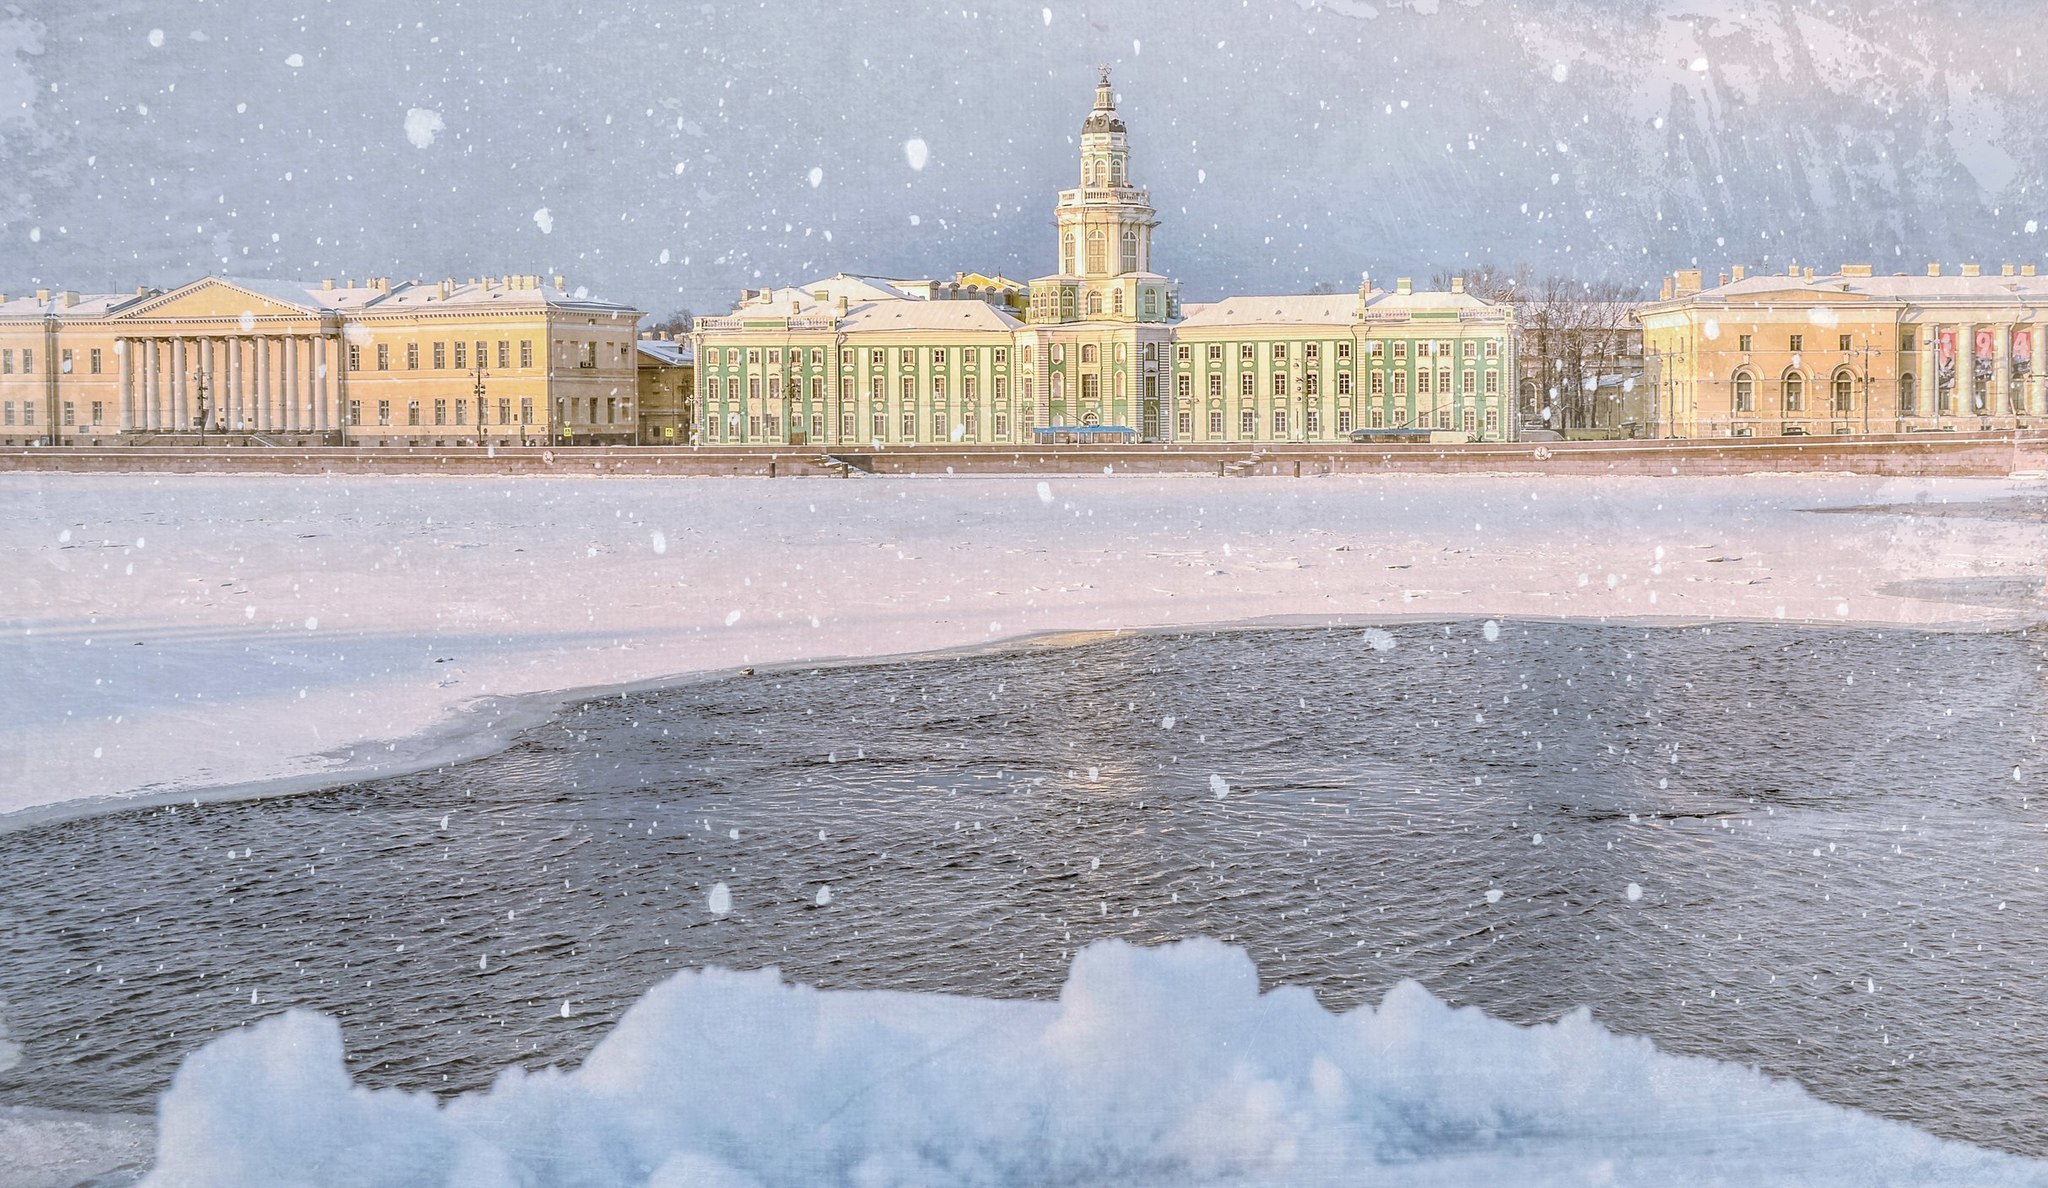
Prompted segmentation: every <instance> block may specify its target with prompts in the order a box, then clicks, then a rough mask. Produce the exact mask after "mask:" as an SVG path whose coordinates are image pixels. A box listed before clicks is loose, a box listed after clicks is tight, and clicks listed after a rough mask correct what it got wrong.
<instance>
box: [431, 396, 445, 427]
mask: <svg viewBox="0 0 2048 1188" xmlns="http://www.w3.org/2000/svg"><path fill="white" fill-rule="evenodd" d="M447 423H448V402H447V401H446V400H436V401H434V424H436V425H446V424H447Z"/></svg>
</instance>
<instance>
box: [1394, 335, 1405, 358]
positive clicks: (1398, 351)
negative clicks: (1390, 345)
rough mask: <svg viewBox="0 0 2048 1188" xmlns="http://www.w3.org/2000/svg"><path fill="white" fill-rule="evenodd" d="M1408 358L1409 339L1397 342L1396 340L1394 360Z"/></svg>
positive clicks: (1401, 339)
mask: <svg viewBox="0 0 2048 1188" xmlns="http://www.w3.org/2000/svg"><path fill="white" fill-rule="evenodd" d="M1407 357H1408V340H1407V339H1405V338H1397V339H1395V340H1394V358H1396V359H1406V358H1407Z"/></svg>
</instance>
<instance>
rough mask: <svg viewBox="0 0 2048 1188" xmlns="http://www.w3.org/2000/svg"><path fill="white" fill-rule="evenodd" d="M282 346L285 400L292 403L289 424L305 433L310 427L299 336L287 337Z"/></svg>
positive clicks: (288, 335)
mask: <svg viewBox="0 0 2048 1188" xmlns="http://www.w3.org/2000/svg"><path fill="white" fill-rule="evenodd" d="M281 345H282V346H283V347H284V391H285V399H287V400H289V401H291V412H290V414H289V419H288V421H287V424H288V425H289V426H290V427H291V429H292V430H293V431H294V432H299V433H303V432H305V431H306V429H308V428H309V427H310V425H309V424H308V422H309V418H308V417H307V416H306V371H305V365H304V361H303V360H301V359H300V357H299V337H298V335H296V334H287V335H285V336H284V338H283V339H282V340H281Z"/></svg>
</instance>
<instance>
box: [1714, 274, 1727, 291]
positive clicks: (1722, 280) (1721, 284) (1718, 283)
mask: <svg viewBox="0 0 2048 1188" xmlns="http://www.w3.org/2000/svg"><path fill="white" fill-rule="evenodd" d="M1727 285H1728V274H1727V272H1725V271H1724V272H1721V273H1718V274H1717V279H1716V280H1715V281H1714V287H1715V288H1717V289H1721V288H1726V287H1727Z"/></svg>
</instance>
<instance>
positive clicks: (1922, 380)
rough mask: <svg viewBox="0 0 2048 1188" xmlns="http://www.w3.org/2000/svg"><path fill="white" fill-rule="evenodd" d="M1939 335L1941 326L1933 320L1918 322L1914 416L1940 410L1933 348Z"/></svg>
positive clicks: (1939, 395)
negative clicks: (1918, 339) (1918, 341)
mask: <svg viewBox="0 0 2048 1188" xmlns="http://www.w3.org/2000/svg"><path fill="white" fill-rule="evenodd" d="M1940 335H1941V327H1939V326H1937V325H1935V324H1934V323H1933V322H1922V323H1920V350H1919V353H1918V355H1917V357H1918V359H1919V364H1918V366H1916V367H1915V368H1914V370H1915V371H1916V372H1918V373H1919V374H1918V376H1917V378H1916V379H1915V381H1914V382H1915V385H1916V387H1917V391H1915V392H1914V394H1913V415H1914V416H1918V417H1924V416H1927V415H1929V414H1930V413H1935V412H1939V411H1941V406H1940V404H1939V403H1938V402H1939V401H1940V399H1941V393H1940V391H1939V390H1938V388H1937V385H1936V384H1935V377H1934V348H1935V347H1936V346H1937V345H1938V343H1937V340H1938V339H1939V338H1940Z"/></svg>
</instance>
